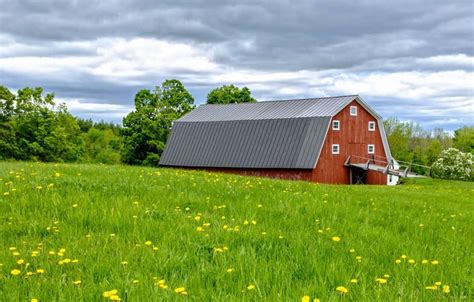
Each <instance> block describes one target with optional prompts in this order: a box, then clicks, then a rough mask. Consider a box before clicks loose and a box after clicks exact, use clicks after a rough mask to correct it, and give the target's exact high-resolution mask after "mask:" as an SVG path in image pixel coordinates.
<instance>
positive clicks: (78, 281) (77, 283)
mask: <svg viewBox="0 0 474 302" xmlns="http://www.w3.org/2000/svg"><path fill="white" fill-rule="evenodd" d="M81 283H82V281H81V280H76V281H73V282H72V284H74V285H79V284H81Z"/></svg>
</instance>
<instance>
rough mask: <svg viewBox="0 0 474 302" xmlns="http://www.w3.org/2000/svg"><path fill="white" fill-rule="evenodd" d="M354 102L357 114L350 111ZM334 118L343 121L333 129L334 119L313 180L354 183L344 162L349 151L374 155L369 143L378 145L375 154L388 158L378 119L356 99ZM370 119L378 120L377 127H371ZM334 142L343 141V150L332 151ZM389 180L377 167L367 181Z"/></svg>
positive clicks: (360, 154) (383, 181)
mask: <svg viewBox="0 0 474 302" xmlns="http://www.w3.org/2000/svg"><path fill="white" fill-rule="evenodd" d="M350 106H356V107H357V116H351V115H350V113H349V110H350V109H349V108H350ZM332 120H338V121H339V128H340V130H332V121H331V125H330V126H329V130H328V134H327V136H326V140H325V142H324V145H323V149H322V150H321V155H320V157H319V160H318V163H317V165H316V169H314V170H313V177H312V181H314V182H320V183H336V184H348V183H350V179H349V168H347V167H345V166H344V162H345V160H346V159H347V157H348V156H349V155H352V156H354V155H356V156H360V157H364V158H368V157H370V156H371V155H370V154H368V150H367V148H368V147H367V145H368V144H373V145H374V146H375V152H374V154H375V155H376V156H377V159H382V160H386V158H385V150H384V148H383V143H382V137H381V135H380V131H379V128H378V122H377V119H376V118H374V117H373V116H372V115H371V114H370V113H369V112H367V110H365V109H364V108H363V107H362V106H360V105H359V104H358V103H357V102H356V101H353V102H352V103H350V104H349V105H347V107H345V108H344V109H343V110H341V111H340V112H339V113H338V114H336V115H335V116H334V117H333V119H332ZM369 121H374V122H375V125H376V126H375V131H369ZM333 144H339V154H332V150H331V148H332V145H333ZM379 157H380V158H379ZM356 160H358V161H359V162H365V161H366V160H363V159H357V158H352V161H356ZM386 182H387V176H386V175H384V174H381V173H377V172H373V171H369V172H368V175H367V183H369V184H386Z"/></svg>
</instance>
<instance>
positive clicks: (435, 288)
mask: <svg viewBox="0 0 474 302" xmlns="http://www.w3.org/2000/svg"><path fill="white" fill-rule="evenodd" d="M425 289H427V290H438V287H437V286H436V285H430V286H426V287H425Z"/></svg>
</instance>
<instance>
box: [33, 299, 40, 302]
mask: <svg viewBox="0 0 474 302" xmlns="http://www.w3.org/2000/svg"><path fill="white" fill-rule="evenodd" d="M31 302H39V300H38V299H35V298H33V299H31Z"/></svg>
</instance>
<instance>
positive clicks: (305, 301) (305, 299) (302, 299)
mask: <svg viewBox="0 0 474 302" xmlns="http://www.w3.org/2000/svg"><path fill="white" fill-rule="evenodd" d="M309 301H310V297H309V296H303V298H301V302H309Z"/></svg>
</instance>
